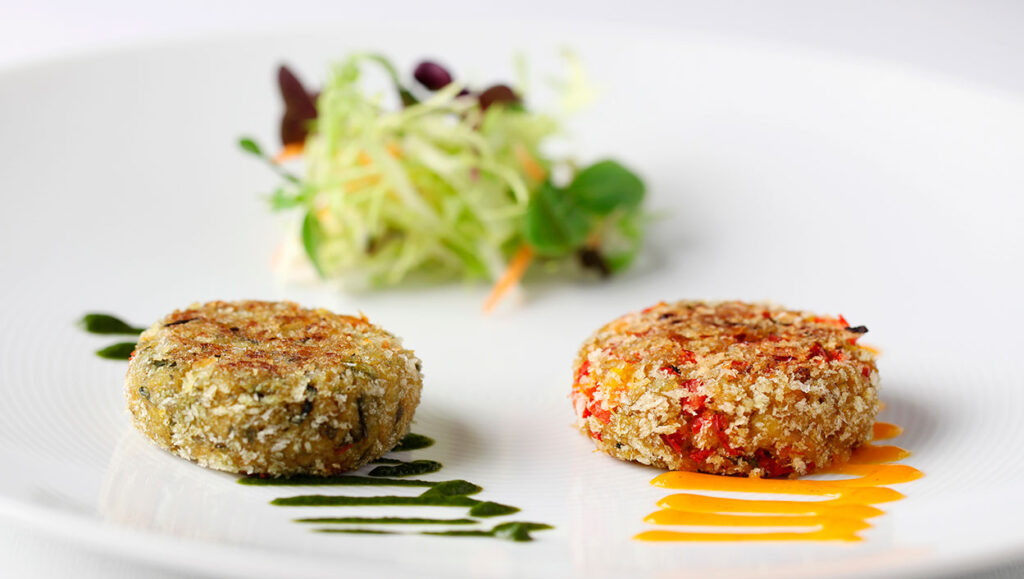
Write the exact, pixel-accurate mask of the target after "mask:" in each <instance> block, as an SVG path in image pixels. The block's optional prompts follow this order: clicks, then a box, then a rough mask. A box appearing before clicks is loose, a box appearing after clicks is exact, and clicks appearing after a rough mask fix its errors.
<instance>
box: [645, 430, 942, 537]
mask: <svg viewBox="0 0 1024 579" xmlns="http://www.w3.org/2000/svg"><path fill="white" fill-rule="evenodd" d="M902 432H903V431H902V429H901V428H900V427H898V426H896V425H894V424H888V423H885V422H877V423H875V426H874V440H876V441H877V440H888V439H891V438H895V437H897V436H899V435H900V433H902ZM908 456H910V452H908V451H906V450H904V449H902V448H900V447H898V446H889V445H874V444H865V445H864V446H862V447H860V448H858V449H857V450H855V451H854V453H853V456H851V457H850V460H849V462H847V463H845V464H843V465H840V466H837V467H833V468H830V469H827V470H824V471H821V472H822V474H832V475H843V476H845V477H846V478H841V479H831V480H808V479H803V480H791V479H758V478H738V477H726V476H719V475H711V474H700V473H693V472H667V473H664V474H661V475H659V476H657V477H656V478H655V479H654V480H652V481H651V484H652V485H654V486H657V487H663V488H669V489H678V490H689V491H718V492H735V493H768V494H775V495H799V496H801V497H806V498H805V499H804V500H792V501H787V500H761V499H756V498H755V499H746V498H725V497H717V496H709V495H704V494H696V493H678V494H673V495H669V496H667V497H665V498H663V499H661V500H660V501H658V506H659V507H661V509H660V510H658V511H655V512H653V513H651V514H650V515H648V516H647V517H646V518H645V519H644V521H645V522H647V523H650V524H652V525H676V526H688V527H717V528H722V529H725V528H728V529H730V530H728V531H724V530H722V531H714V530H713V531H706V530H701V531H674V530H651V531H644V532H642V533H640V534H638V535H637V536H636V537H635V538H636V539H639V540H642V541H860V540H862V538H861V536H860V534H859V532H860V531H863V530H865V529H868V528H870V527H871V524H870V523H868V522H867V520H868V519H870V518H872V517H877V516H879V515H882V514H883V511H882V510H881V509H879V508H877V507H874V506H872V505H877V504H881V503H888V502H892V501H898V500H900V499H902V498H904V496H903V494H901V493H899V492H898V491H896V490H893V489H891V488H888V486H886V485H892V484H900V483H905V482H910V481H913V480H917V479H919V478H921V477H922V476H924V475H923V473H921V471H919V470H917V469H916V468H913V467H911V466H908V465H905V464H892V463H893V462H895V461H898V460H903V459H905V458H907V457H908ZM779 529H785V530H779ZM737 530H738V531H737Z"/></svg>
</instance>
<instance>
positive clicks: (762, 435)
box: [571, 301, 879, 476]
mask: <svg viewBox="0 0 1024 579" xmlns="http://www.w3.org/2000/svg"><path fill="white" fill-rule="evenodd" d="M866 331H867V329H866V328H864V327H863V326H859V327H850V326H849V325H848V324H847V323H846V320H845V319H843V318H842V317H841V316H840V317H839V318H838V319H835V318H827V317H821V316H816V315H814V314H809V313H807V312H800V311H792V310H785V309H781V308H779V307H776V306H772V305H764V304H760V305H759V304H747V303H743V302H735V301H733V302H699V301H682V302H677V303H674V304H667V303H659V304H657V305H655V306H653V307H650V308H647V309H645V310H643V311H641V312H635V313H631V314H627V315H625V316H623V317H621V318H619V319H617V320H615V321H613V322H611V323H610V324H607V325H606V326H604V327H603V328H601V329H600V330H598V331H597V332H596V333H595V334H594V335H593V336H591V337H590V338H589V339H587V341H586V342H585V343H584V344H583V347H582V349H581V350H580V352H579V354H578V355H577V357H576V361H575V365H574V376H575V381H574V384H573V389H572V395H571V397H572V401H573V407H574V409H575V411H576V415H577V417H578V418H579V420H578V426H579V429H580V430H581V431H582V432H584V433H585V434H587V435H588V436H590V437H591V438H592V439H594V441H595V442H596V444H597V447H598V449H600V450H601V451H603V452H605V453H607V454H610V455H612V456H614V457H616V458H620V459H623V460H630V461H636V462H640V463H643V464H650V465H653V466H658V467H662V468H668V469H672V470H686V471H700V472H708V473H717V474H731V475H750V476H785V475H796V474H806V473H809V472H812V471H815V470H818V469H823V468H826V467H828V466H830V465H833V464H838V463H841V462H844V461H846V460H847V459H848V458H849V456H850V452H851V451H852V450H853V448H854V447H856V446H858V445H860V444H863V443H864V442H867V441H868V440H869V439H870V438H871V432H872V424H873V423H874V419H875V415H876V414H877V413H878V409H879V404H878V396H877V391H876V388H877V386H878V371H877V369H876V367H875V358H874V355H873V353H872V352H871V351H870V350H868V349H866V348H863V347H861V346H858V345H857V339H858V338H859V337H860V336H861V335H862V334H863V333H864V332H866Z"/></svg>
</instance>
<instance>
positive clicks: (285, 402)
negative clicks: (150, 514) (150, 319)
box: [125, 301, 422, 475]
mask: <svg viewBox="0 0 1024 579" xmlns="http://www.w3.org/2000/svg"><path fill="white" fill-rule="evenodd" d="M125 384H126V394H127V398H128V409H129V410H130V411H131V414H132V417H133V419H134V422H135V425H136V427H138V429H139V430H141V431H142V432H143V433H144V434H145V435H146V436H148V437H149V438H150V439H152V440H153V441H154V442H155V443H156V444H157V445H159V446H160V447H162V448H164V449H166V450H168V451H170V452H172V453H174V454H176V455H178V456H181V457H183V458H186V459H188V460H191V461H195V462H197V463H198V464H200V465H202V466H206V467H210V468H214V469H217V470H223V471H228V472H237V473H246V474H269V475H291V474H299V473H305V474H324V475H326V474H333V473H339V472H343V471H347V470H351V469H354V468H357V467H359V466H361V465H363V464H365V463H367V462H369V461H371V460H374V459H376V458H379V457H380V456H382V455H383V454H384V453H386V452H388V451H389V450H391V448H393V447H394V446H395V445H396V444H397V443H398V442H399V440H400V439H401V438H402V437H403V436H404V435H405V434H407V433H408V431H409V424H410V422H411V421H412V417H413V413H414V411H415V409H416V406H417V405H418V404H419V398H420V388H421V384H422V379H421V376H420V361H419V360H418V359H417V358H416V357H415V355H414V354H413V353H412V352H411V351H409V350H406V349H404V348H403V347H402V342H401V340H400V339H399V338H396V337H395V336H393V335H392V334H390V333H388V332H386V331H384V330H382V329H380V328H378V327H377V326H375V325H373V324H371V323H370V322H369V321H368V320H367V319H366V318H365V317H359V318H357V317H352V316H343V315H338V314H334V313H331V312H329V311H327V310H323V309H306V308H302V307H299V306H298V305H297V304H294V303H291V302H262V301H240V302H219V301H218V302H210V303H206V304H195V305H192V306H190V307H188V308H186V309H183V310H178V311H175V312H174V313H172V314H170V315H168V316H167V317H165V318H163V319H162V320H160V321H159V322H157V323H156V324H154V325H153V326H151V327H150V328H149V329H147V330H146V331H145V332H143V334H142V336H141V337H140V339H139V342H138V345H137V346H136V348H135V352H134V353H133V355H132V360H131V362H130V363H129V367H128V376H127V378H126V381H125Z"/></svg>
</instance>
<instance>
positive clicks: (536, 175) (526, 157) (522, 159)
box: [513, 144, 548, 182]
mask: <svg viewBox="0 0 1024 579" xmlns="http://www.w3.org/2000/svg"><path fill="white" fill-rule="evenodd" d="M513 151H514V152H515V156H516V160H517V161H519V164H520V165H522V167H523V171H525V172H526V174H527V175H529V176H530V178H531V179H533V180H534V181H537V182H541V181H544V180H545V179H547V178H548V172H547V171H546V170H544V167H543V166H541V164H540V163H539V162H537V159H535V158H534V156H533V155H531V154H530V151H529V150H528V149H527V148H526V147H524V146H523V145H521V144H516V146H515V148H514V149H513Z"/></svg>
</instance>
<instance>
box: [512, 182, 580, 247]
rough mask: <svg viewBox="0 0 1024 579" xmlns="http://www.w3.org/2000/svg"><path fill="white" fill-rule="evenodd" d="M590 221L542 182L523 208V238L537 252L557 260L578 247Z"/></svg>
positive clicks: (564, 196)
mask: <svg viewBox="0 0 1024 579" xmlns="http://www.w3.org/2000/svg"><path fill="white" fill-rule="evenodd" d="M590 226H591V219H590V216H589V215H588V214H587V213H586V212H585V211H581V210H580V208H579V207H578V206H577V205H576V204H575V202H574V201H573V199H572V198H571V197H570V196H569V195H568V194H567V193H566V191H564V190H562V189H558V188H556V187H555V186H553V185H552V184H551V183H543V184H542V185H541V186H540V187H539V188H538V189H537V191H536V192H535V193H534V196H533V198H532V199H530V204H529V206H527V208H526V216H525V218H524V221H523V236H524V237H525V238H526V241H527V243H529V244H530V245H532V246H533V248H534V249H535V250H537V253H539V254H541V255H544V256H549V257H557V256H562V255H565V254H567V253H569V252H571V251H572V250H574V249H575V248H577V247H579V246H580V245H581V244H582V243H583V241H584V240H585V239H586V238H587V233H588V232H589V231H590Z"/></svg>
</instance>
